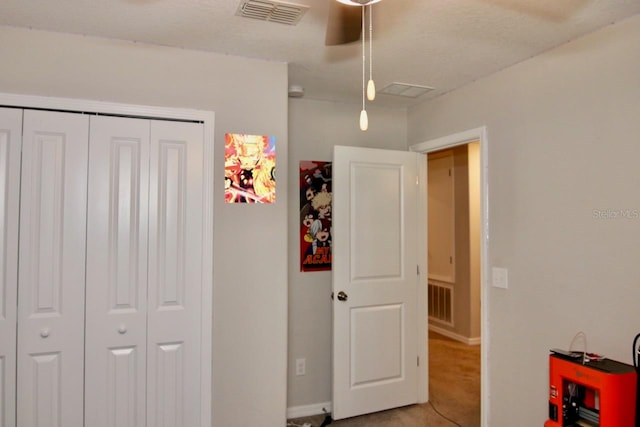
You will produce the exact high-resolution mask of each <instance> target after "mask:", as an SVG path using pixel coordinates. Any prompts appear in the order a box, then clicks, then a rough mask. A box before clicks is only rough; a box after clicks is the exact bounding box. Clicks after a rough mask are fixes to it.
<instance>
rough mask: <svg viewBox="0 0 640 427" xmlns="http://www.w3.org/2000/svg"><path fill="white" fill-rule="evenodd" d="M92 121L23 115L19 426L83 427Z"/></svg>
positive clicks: (53, 114) (47, 114)
mask: <svg viewBox="0 0 640 427" xmlns="http://www.w3.org/2000/svg"><path fill="white" fill-rule="evenodd" d="M87 152H88V117H87V116H83V115H80V114H71V113H58V112H47V111H30V110H25V112H24V131H23V152H22V183H21V201H20V218H21V219H20V248H19V285H18V289H19V290H18V293H19V295H18V301H19V304H18V353H17V357H18V361H17V366H18V372H17V376H18V387H17V409H18V410H17V423H18V425H19V426H21V427H32V426H33V427H62V426H64V427H76V426H78V427H79V426H82V423H83V413H82V410H80V409H79V408H82V407H83V372H84V369H83V367H84V289H85V281H84V274H85V241H86V209H87V199H86V197H87V184H86V183H87Z"/></svg>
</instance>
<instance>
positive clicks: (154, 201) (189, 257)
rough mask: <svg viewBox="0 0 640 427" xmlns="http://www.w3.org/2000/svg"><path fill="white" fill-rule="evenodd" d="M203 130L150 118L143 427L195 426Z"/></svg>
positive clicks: (197, 399) (197, 408) (198, 366)
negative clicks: (146, 329) (145, 388)
mask: <svg viewBox="0 0 640 427" xmlns="http://www.w3.org/2000/svg"><path fill="white" fill-rule="evenodd" d="M202 141H203V127H202V125H201V124H197V123H172V122H161V121H152V125H151V151H150V157H151V162H150V193H149V196H150V197H149V322H148V325H149V329H148V344H147V349H148V352H149V354H148V367H147V372H148V395H147V396H148V397H147V407H148V409H147V420H148V423H149V425H153V426H163V427H191V426H196V425H199V424H200V421H199V419H200V417H199V414H200V406H199V402H200V394H199V393H200V313H201V308H200V304H201V269H202V231H201V230H202V221H203V218H202V191H203V187H202V165H203V145H202V144H203V142H202Z"/></svg>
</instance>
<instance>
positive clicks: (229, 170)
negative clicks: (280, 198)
mask: <svg viewBox="0 0 640 427" xmlns="http://www.w3.org/2000/svg"><path fill="white" fill-rule="evenodd" d="M275 174H276V139H275V137H273V136H265V135H246V134H240V133H227V134H225V150H224V178H225V179H224V198H225V201H226V202H227V203H275V201H276V178H275Z"/></svg>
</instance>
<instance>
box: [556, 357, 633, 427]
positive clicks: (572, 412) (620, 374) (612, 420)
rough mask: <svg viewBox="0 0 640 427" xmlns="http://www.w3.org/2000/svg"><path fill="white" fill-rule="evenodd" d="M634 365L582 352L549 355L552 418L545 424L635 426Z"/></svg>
mask: <svg viewBox="0 0 640 427" xmlns="http://www.w3.org/2000/svg"><path fill="white" fill-rule="evenodd" d="M636 384H637V375H636V370H635V369H634V367H633V366H631V365H627V364H625V363H621V362H616V361H615V360H609V359H605V358H595V359H591V360H589V358H585V355H584V353H582V352H566V351H562V350H552V351H551V354H550V355H549V419H548V420H547V421H546V422H545V423H544V427H561V426H562V427H567V426H599V427H634V426H635V425H636V421H635V416H636V387H637V385H636Z"/></svg>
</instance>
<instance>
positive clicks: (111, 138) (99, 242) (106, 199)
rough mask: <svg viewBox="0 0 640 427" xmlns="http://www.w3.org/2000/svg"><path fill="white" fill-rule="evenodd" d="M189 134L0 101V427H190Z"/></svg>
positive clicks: (193, 277) (192, 144)
mask: <svg viewBox="0 0 640 427" xmlns="http://www.w3.org/2000/svg"><path fill="white" fill-rule="evenodd" d="M203 136H204V135H203V126H202V124H201V123H190V122H189V123H187V122H173V121H164V120H147V119H135V118H123V117H108V116H96V115H86V114H77V113H62V112H51V111H36V110H20V109H10V108H0V227H1V228H0V279H1V280H2V281H1V282H0V286H1V288H0V338H1V339H0V427H16V426H19V427H196V426H199V425H200V414H201V408H200V402H201V398H200V390H201V381H202V379H201V374H200V367H201V360H200V357H201V356H200V355H201V295H202V292H201V291H202V289H201V286H202V285H201V283H202V280H201V275H202V261H203V260H202V250H203V248H202V244H203V236H202V227H203V214H202V196H203V194H202V192H203V186H204V183H203V180H202V177H203ZM21 145H22V148H21ZM21 150H22V156H21ZM18 231H19V233H18ZM16 325H17V326H16Z"/></svg>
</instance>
